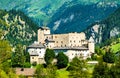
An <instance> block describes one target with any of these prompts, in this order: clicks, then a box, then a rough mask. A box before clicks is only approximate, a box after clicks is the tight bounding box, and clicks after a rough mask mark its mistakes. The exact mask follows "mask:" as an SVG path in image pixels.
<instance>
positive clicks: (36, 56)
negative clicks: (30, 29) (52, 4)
mask: <svg viewBox="0 0 120 78" xmlns="http://www.w3.org/2000/svg"><path fill="white" fill-rule="evenodd" d="M46 48H49V49H53V50H54V52H55V54H58V52H64V54H66V55H67V56H68V58H69V61H71V60H72V59H73V58H74V57H76V56H77V57H81V56H82V57H83V59H87V58H90V57H91V54H92V53H94V41H93V39H92V38H90V39H89V40H86V36H85V33H83V32H81V33H76V32H75V33H67V34H51V33H50V29H49V28H48V27H40V28H39V29H38V42H35V43H33V44H32V45H30V46H28V52H29V53H30V56H31V57H30V60H31V63H33V62H37V63H38V64H39V63H45V62H44V55H45V50H46Z"/></svg>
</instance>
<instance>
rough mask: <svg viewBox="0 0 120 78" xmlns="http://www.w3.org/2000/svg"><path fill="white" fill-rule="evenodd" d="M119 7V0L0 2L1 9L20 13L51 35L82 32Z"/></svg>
mask: <svg viewBox="0 0 120 78" xmlns="http://www.w3.org/2000/svg"><path fill="white" fill-rule="evenodd" d="M119 4H120V0H47V1H46V0H17V1H16V0H0V8H1V9H6V10H7V11H9V10H12V9H15V10H20V11H22V12H24V13H25V14H26V15H27V16H28V17H30V18H31V19H32V20H34V21H35V22H36V23H37V24H38V25H39V26H42V25H48V26H49V27H50V28H51V29H52V31H53V32H55V33H64V32H74V31H77V32H80V31H83V30H84V29H85V28H86V27H87V26H88V25H89V24H91V23H93V22H95V21H100V20H102V19H104V18H105V17H106V16H108V15H109V14H111V13H112V12H113V11H114V10H116V8H118V5H119ZM61 30H62V31H61Z"/></svg>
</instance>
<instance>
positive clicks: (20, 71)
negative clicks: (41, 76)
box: [15, 68, 35, 76]
mask: <svg viewBox="0 0 120 78" xmlns="http://www.w3.org/2000/svg"><path fill="white" fill-rule="evenodd" d="M15 72H16V74H17V75H24V76H34V75H35V68H16V69H15Z"/></svg>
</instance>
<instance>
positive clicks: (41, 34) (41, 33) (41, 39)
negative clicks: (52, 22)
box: [38, 27, 50, 44]
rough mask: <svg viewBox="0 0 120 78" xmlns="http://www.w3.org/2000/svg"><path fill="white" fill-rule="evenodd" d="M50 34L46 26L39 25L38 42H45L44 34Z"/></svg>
mask: <svg viewBox="0 0 120 78" xmlns="http://www.w3.org/2000/svg"><path fill="white" fill-rule="evenodd" d="M47 34H50V29H49V28H48V27H40V28H39V29H38V42H39V43H42V44H44V43H45V35H47Z"/></svg>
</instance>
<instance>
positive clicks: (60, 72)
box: [56, 64, 95, 78]
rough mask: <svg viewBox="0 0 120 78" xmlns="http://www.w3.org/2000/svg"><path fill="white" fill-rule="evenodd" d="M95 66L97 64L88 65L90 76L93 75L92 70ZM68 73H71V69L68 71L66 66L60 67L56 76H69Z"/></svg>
mask: <svg viewBox="0 0 120 78" xmlns="http://www.w3.org/2000/svg"><path fill="white" fill-rule="evenodd" d="M94 66H95V65H91V64H88V65H87V67H88V72H89V74H90V77H92V72H93V70H94ZM68 75H69V71H66V68H64V69H58V70H57V77H56V78H69V77H68Z"/></svg>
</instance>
